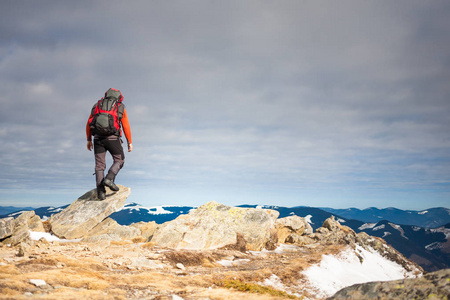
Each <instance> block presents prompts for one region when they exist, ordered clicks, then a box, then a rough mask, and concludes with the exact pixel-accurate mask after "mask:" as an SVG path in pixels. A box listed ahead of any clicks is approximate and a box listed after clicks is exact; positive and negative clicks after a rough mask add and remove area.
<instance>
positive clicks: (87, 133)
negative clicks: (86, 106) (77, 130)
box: [86, 115, 92, 141]
mask: <svg viewBox="0 0 450 300" xmlns="http://www.w3.org/2000/svg"><path fill="white" fill-rule="evenodd" d="M91 117H92V115H89V118H88V121H87V123H86V137H87V140H88V141H92V138H91V128H90V127H89V120H90V119H91Z"/></svg>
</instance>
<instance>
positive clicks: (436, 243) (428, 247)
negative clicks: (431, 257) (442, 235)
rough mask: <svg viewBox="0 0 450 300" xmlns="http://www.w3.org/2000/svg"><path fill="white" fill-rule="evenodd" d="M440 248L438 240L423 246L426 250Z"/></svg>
mask: <svg viewBox="0 0 450 300" xmlns="http://www.w3.org/2000/svg"><path fill="white" fill-rule="evenodd" d="M441 248H442V244H441V243H439V242H434V243H431V244H429V245H426V246H425V249H427V250H436V249H441Z"/></svg>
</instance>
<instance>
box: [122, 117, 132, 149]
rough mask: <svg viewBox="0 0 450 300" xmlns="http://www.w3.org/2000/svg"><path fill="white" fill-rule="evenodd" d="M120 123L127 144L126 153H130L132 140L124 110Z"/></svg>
mask: <svg viewBox="0 0 450 300" xmlns="http://www.w3.org/2000/svg"><path fill="white" fill-rule="evenodd" d="M121 122H122V128H123V133H124V134H125V137H126V138H127V142H128V152H131V151H133V144H132V140H131V129H130V122H129V121H128V115H127V110H126V109H124V110H123V117H122V120H121Z"/></svg>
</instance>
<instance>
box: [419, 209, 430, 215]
mask: <svg viewBox="0 0 450 300" xmlns="http://www.w3.org/2000/svg"><path fill="white" fill-rule="evenodd" d="M426 213H428V210H424V211H421V212H418V214H419V215H424V214H426Z"/></svg>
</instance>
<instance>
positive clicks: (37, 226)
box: [28, 215, 45, 232]
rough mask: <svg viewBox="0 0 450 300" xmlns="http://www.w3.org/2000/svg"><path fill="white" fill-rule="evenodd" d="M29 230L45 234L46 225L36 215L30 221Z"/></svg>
mask: <svg viewBox="0 0 450 300" xmlns="http://www.w3.org/2000/svg"><path fill="white" fill-rule="evenodd" d="M28 228H30V230H31V231H37V232H45V228H44V224H43V223H42V220H41V218H40V217H39V216H38V215H35V216H33V217H31V218H30V219H29V220H28Z"/></svg>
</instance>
